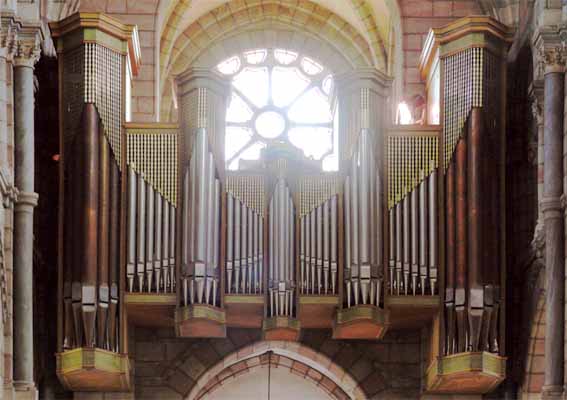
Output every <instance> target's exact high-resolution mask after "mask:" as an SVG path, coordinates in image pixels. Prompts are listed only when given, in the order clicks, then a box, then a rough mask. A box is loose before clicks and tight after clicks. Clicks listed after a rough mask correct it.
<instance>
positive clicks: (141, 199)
mask: <svg viewBox="0 0 567 400" xmlns="http://www.w3.org/2000/svg"><path fill="white" fill-rule="evenodd" d="M137 187H138V206H137V207H136V208H137V215H138V232H137V234H138V242H137V243H138V246H137V248H138V260H137V261H138V262H137V271H136V273H137V275H138V289H139V291H140V292H141V291H143V288H144V256H145V251H146V183H145V181H144V177H143V176H142V174H139V175H138V185H137Z"/></svg>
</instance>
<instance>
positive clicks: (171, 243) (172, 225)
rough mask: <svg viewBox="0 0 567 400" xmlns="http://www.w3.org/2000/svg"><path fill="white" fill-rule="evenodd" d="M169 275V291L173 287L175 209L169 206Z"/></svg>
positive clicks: (171, 205)
mask: <svg viewBox="0 0 567 400" xmlns="http://www.w3.org/2000/svg"><path fill="white" fill-rule="evenodd" d="M169 239H170V240H169V274H170V278H169V279H170V281H171V290H173V289H174V286H175V207H174V206H173V204H171V203H170V204H169Z"/></svg>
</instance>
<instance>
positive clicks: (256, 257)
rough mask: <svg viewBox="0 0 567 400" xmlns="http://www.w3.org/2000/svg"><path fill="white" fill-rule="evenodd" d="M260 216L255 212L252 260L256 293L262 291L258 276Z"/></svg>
mask: <svg viewBox="0 0 567 400" xmlns="http://www.w3.org/2000/svg"><path fill="white" fill-rule="evenodd" d="M259 219H260V217H259V215H258V213H257V212H254V224H253V226H254V246H253V247H254V258H253V260H252V263H253V265H254V271H253V272H254V273H253V274H252V275H253V279H252V281H253V282H254V293H258V290H260V277H259V275H258V267H259V256H260V248H259V247H258V245H259V243H260V242H259V237H258V236H259V235H260V225H259Z"/></svg>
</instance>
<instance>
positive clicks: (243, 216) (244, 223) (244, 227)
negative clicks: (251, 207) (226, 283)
mask: <svg viewBox="0 0 567 400" xmlns="http://www.w3.org/2000/svg"><path fill="white" fill-rule="evenodd" d="M247 219H248V210H247V207H246V204H244V203H240V282H239V283H238V285H239V286H240V287H241V288H242V293H248V292H247V291H246V270H247V269H248V264H247V263H248V256H247V251H248V247H247V245H246V244H247V240H248V235H247V233H248V220H247Z"/></svg>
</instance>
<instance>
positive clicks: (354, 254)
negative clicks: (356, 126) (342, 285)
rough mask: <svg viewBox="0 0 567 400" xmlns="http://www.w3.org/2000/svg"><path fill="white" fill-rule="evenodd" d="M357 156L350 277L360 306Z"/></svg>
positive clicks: (352, 171)
mask: <svg viewBox="0 0 567 400" xmlns="http://www.w3.org/2000/svg"><path fill="white" fill-rule="evenodd" d="M356 158H357V157H356V155H354V156H353V157H352V161H351V169H350V170H351V175H352V181H351V196H352V199H351V205H350V206H351V209H350V211H351V219H350V223H351V236H352V237H351V240H352V246H351V260H352V264H351V269H350V276H351V282H352V292H353V293H352V294H353V296H354V304H355V305H358V289H359V285H358V283H359V282H358V279H359V277H360V274H359V265H360V264H359V252H358V249H359V241H358V231H359V221H358V205H359V203H358V201H359V198H358V190H359V189H358V166H357V160H356Z"/></svg>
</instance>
